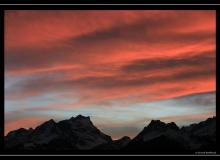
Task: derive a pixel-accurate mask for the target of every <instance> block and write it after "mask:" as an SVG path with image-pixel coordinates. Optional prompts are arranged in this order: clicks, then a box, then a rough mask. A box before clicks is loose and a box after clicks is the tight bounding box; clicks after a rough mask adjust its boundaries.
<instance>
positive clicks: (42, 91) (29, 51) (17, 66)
mask: <svg viewBox="0 0 220 160" xmlns="http://www.w3.org/2000/svg"><path fill="white" fill-rule="evenodd" d="M215 34H216V13H215V11H211V10H210V11H208V10H206V11H201V10H197V11H190V10H187V11H184V10H161V11H160V10H158V11H157V10H153V11H151V10H146V11H110V10H109V11H34V10H33V11H30V10H29V11H25V10H24V11H12V10H8V11H5V82H6V83H5V101H6V103H5V115H6V121H5V126H6V133H7V132H8V131H9V130H11V129H15V128H16V126H18V125H17V123H18V122H21V123H19V124H20V125H21V126H22V124H24V123H23V122H22V120H24V119H25V121H26V120H27V119H28V118H29V119H31V120H30V121H29V122H31V123H28V125H24V127H27V126H31V124H33V125H34V124H37V123H39V122H41V119H45V117H48V116H52V117H54V118H55V119H59V117H66V118H67V112H66V110H67V111H68V110H69V111H71V114H76V113H78V111H77V110H79V109H85V110H84V113H86V114H88V115H93V116H97V115H98V112H99V111H95V110H90V108H91V107H92V108H96V109H98V110H99V109H102V108H104V109H105V108H110V109H111V110H112V115H109V118H108V121H110V123H108V124H109V127H108V125H107V124H105V127H104V128H107V131H108V132H109V131H111V130H112V135H113V136H115V137H117V136H119V135H117V136H116V132H114V131H113V130H114V129H110V124H114V122H113V119H114V114H113V112H114V111H116V110H117V108H129V107H131V106H135V105H138V104H142V103H144V104H148V103H151V102H154V101H159V102H160V101H163V100H166V99H175V98H176V97H180V96H186V95H191V94H198V95H200V94H202V93H210V92H211V95H213V94H215V90H216V81H215V73H216V39H215ZM161 105H162V104H161ZM208 105H209V101H208V102H207V106H208ZM212 105H214V104H212ZM142 107H143V108H145V106H142ZM176 107H177V108H178V104H177V105H176ZM192 107H193V106H192ZM60 110H62V111H60ZM155 110H157V109H156V108H155ZM188 111H189V110H188ZM199 111H200V110H199ZM158 112H160V111H158ZM18 113H19V114H18ZM21 113H22V114H21ZM170 113H172V114H173V115H169V117H175V116H177V115H175V113H174V112H172V110H170ZM16 114H18V115H20V116H18V115H17V116H15V115H16ZM79 114H82V113H79ZM195 114H196V115H197V114H198V113H195ZM214 114H215V110H214V108H211V109H210V108H209V110H208V111H206V110H204V112H203V113H200V112H199V115H201V116H200V117H204V116H202V115H214ZM199 115H198V116H197V117H199ZM13 116H14V117H16V118H11V117H13ZM32 116H35V117H36V118H33V119H32ZM44 116H45V117H44ZM178 116H181V115H178ZM190 116H191V117H192V116H193V115H191V113H190V112H189V115H188V116H187V115H184V116H182V120H181V121H187V117H190ZM42 117H43V118H42ZM103 117H105V115H103ZM160 117H161V118H162V117H163V116H162V115H161V116H160ZM160 117H158V118H160ZM184 117H185V118H184ZM193 117H194V116H193ZM142 118H143V117H141V116H139V117H136V120H139V119H142ZM146 118H149V117H147V115H146ZM150 118H152V117H150ZM95 119H98V118H95ZM125 119H126V120H125V121H124V124H121V125H120V126H118V127H119V128H120V127H122V126H124V128H125V129H124V130H126V131H127V132H129V133H130V132H132V131H131V130H132V129H133V130H135V129H134V128H135V126H133V127H134V128H131V129H130V125H129V126H127V125H126V123H127V122H129V123H130V122H131V120H132V118H131V117H130V116H127V117H125ZM170 119H172V118H170ZM174 119H175V118H174ZM177 119H178V118H177ZM134 120H135V119H133V121H134ZM15 121H17V123H15ZM99 121H102V120H101V119H100V120H99ZM142 121H143V119H142ZM32 122H33V123H32ZM97 123H98V121H97ZM132 123H133V122H132ZM14 124H16V125H14ZM9 126H10V127H9ZM116 128H117V127H116ZM116 130H117V129H116ZM129 133H128V134H129ZM134 133H135V131H134ZM117 134H118V132H117Z"/></svg>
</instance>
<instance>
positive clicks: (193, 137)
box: [5, 115, 216, 154]
mask: <svg viewBox="0 0 220 160" xmlns="http://www.w3.org/2000/svg"><path fill="white" fill-rule="evenodd" d="M5 148H6V149H7V150H117V151H118V150H120V151H121V152H130V151H134V150H135V151H139V152H140V153H149V154H152V153H166V154H171V153H191V152H192V153H194V152H196V151H209V152H215V151H216V117H213V118H209V119H207V120H206V121H203V122H200V123H198V124H192V125H190V126H187V127H182V128H179V127H178V126H177V125H176V124H175V123H174V122H171V123H167V124H166V123H164V122H161V121H160V120H152V121H151V122H150V124H149V125H148V126H146V127H145V128H144V129H143V130H142V131H141V132H140V133H139V134H138V135H137V136H136V137H134V138H133V139H132V140H131V139H130V138H129V137H127V136H124V137H122V138H121V139H118V140H112V139H111V137H110V136H108V135H106V134H104V133H102V132H101V131H100V130H99V129H97V128H96V127H95V126H94V125H93V123H92V122H91V121H90V118H89V117H84V116H81V115H78V116H77V117H72V118H70V119H69V120H63V121H60V122H58V123H56V122H55V121H54V120H49V121H47V122H45V123H43V124H42V125H40V126H38V127H36V128H35V129H32V128H31V129H24V128H21V129H18V130H15V131H11V132H9V133H8V135H7V136H6V137H5Z"/></svg>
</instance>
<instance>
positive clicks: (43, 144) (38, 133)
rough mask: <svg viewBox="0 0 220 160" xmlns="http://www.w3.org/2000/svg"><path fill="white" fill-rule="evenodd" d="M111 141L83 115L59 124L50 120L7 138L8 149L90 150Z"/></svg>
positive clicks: (9, 135)
mask: <svg viewBox="0 0 220 160" xmlns="http://www.w3.org/2000/svg"><path fill="white" fill-rule="evenodd" d="M110 141H112V139H111V137H110V136H108V135H105V134H104V133H102V132H101V131H100V130H98V129H97V128H96V127H95V126H94V125H93V124H92V122H91V121H90V118H89V117H84V116H81V115H79V116H77V117H75V118H74V117H72V118H71V119H69V120H64V121H60V122H58V123H56V122H54V121H53V120H50V121H47V122H45V123H43V124H42V125H40V126H38V127H37V128H36V129H34V130H25V129H19V130H16V131H12V132H10V133H9V134H8V135H7V136H6V138H5V144H6V149H7V148H9V149H10V148H11V149H56V150H57V149H58V150H63V149H64V150H65V149H77V150H88V149H92V148H93V147H96V146H98V145H101V144H104V143H108V142H110Z"/></svg>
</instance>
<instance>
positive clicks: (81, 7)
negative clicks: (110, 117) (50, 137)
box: [0, 4, 220, 156]
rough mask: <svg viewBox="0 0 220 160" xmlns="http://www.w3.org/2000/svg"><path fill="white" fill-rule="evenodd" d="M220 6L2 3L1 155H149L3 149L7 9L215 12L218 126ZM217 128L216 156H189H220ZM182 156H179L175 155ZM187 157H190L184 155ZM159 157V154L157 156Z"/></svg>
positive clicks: (217, 112) (114, 152)
mask: <svg viewBox="0 0 220 160" xmlns="http://www.w3.org/2000/svg"><path fill="white" fill-rule="evenodd" d="M219 8H220V5H214V4H210V5H204V4H196V5H195V4H193V5H192V4H184V5H178V4H150V5H149V4H77V5H76V4H69V5H67V4H37V5H32V4H0V22H1V23H0V30H1V43H0V48H1V52H2V53H1V58H0V61H1V68H2V78H1V84H2V92H0V93H2V95H1V97H2V101H1V102H2V107H0V114H1V115H0V117H1V118H0V155H146V156H150V155H149V154H146V153H140V152H137V151H132V152H131V151H129V152H120V151H74V152H73V151H48V150H47V151H38V150H34V151H18V150H16V151H8V150H5V149H4V123H5V122H4V81H5V79H4V73H5V70H4V11H5V10H216V119H217V122H216V123H217V126H218V124H220V122H218V121H219V116H218V114H219V108H218V97H219V93H218V90H219V84H218V79H219V77H218V58H219V56H218V54H219V53H218V52H219V46H218V45H220V41H219V37H220V31H219V30H220V9H219ZM217 126H216V135H217V148H216V154H214V155H212V154H200V155H196V154H189V155H190V156H216V155H218V154H219V148H220V147H219V140H220V138H219V137H218V134H219V133H220V131H219V128H218V127H217ZM174 155H178V156H181V155H180V154H174ZM183 155H186V156H188V155H187V154H183ZM155 156H156V155H155Z"/></svg>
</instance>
